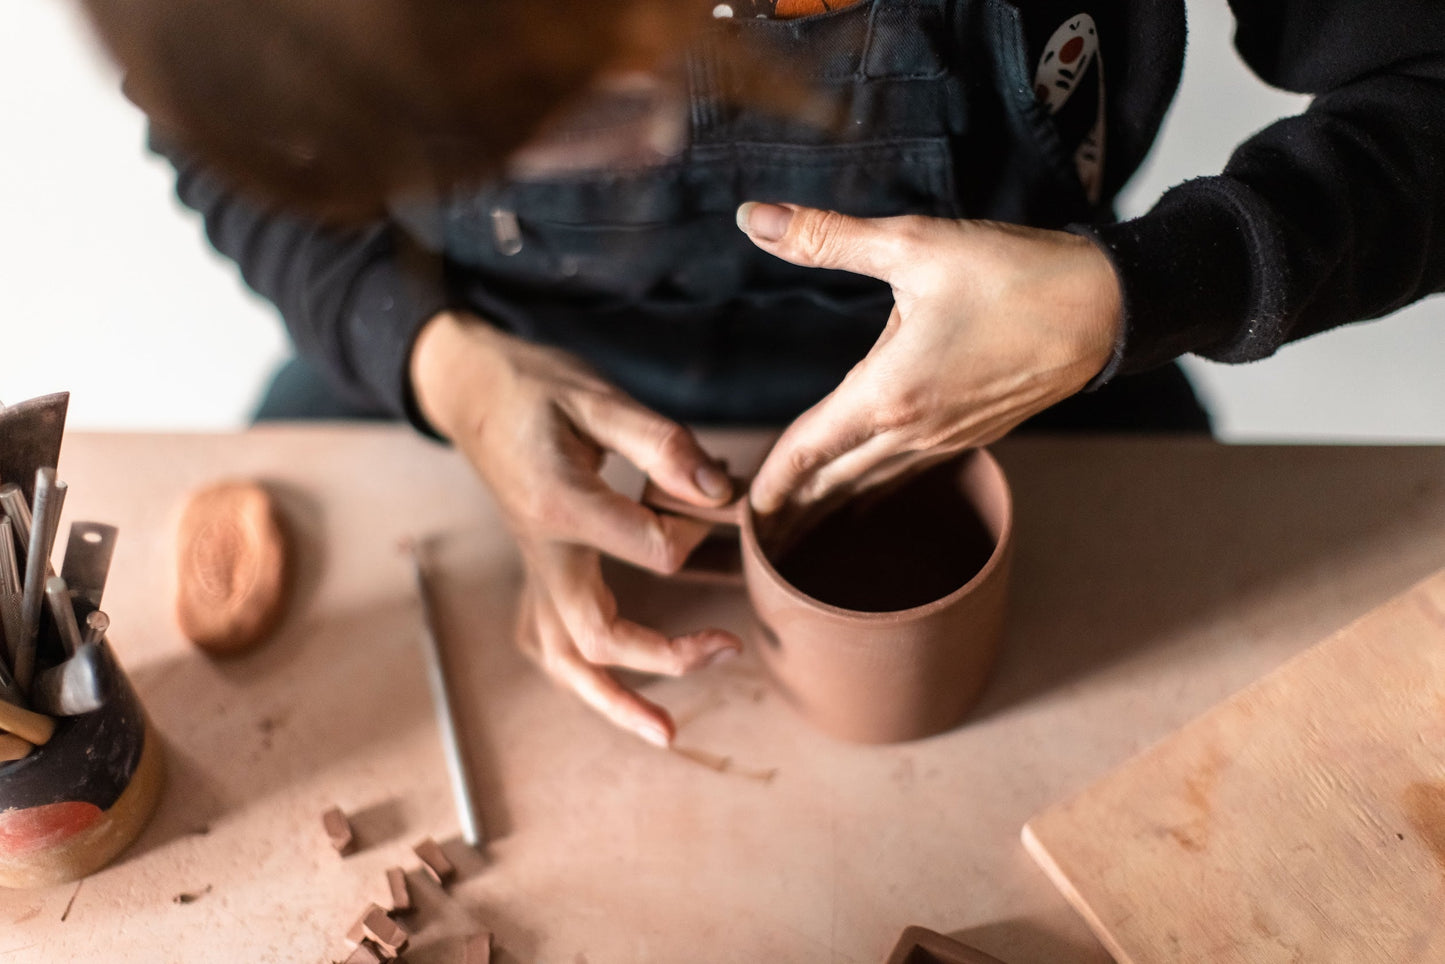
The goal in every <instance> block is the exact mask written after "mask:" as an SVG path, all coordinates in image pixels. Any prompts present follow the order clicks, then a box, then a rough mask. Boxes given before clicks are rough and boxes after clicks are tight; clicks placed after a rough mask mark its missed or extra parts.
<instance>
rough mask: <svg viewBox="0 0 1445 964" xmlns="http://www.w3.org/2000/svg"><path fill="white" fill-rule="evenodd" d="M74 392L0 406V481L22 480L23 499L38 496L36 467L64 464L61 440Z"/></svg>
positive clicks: (20, 482) (26, 499) (20, 481)
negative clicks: (35, 482)
mask: <svg viewBox="0 0 1445 964" xmlns="http://www.w3.org/2000/svg"><path fill="white" fill-rule="evenodd" d="M69 404H70V393H68V392H58V393H56V394H54V395H42V396H40V397H39V398H32V399H28V400H27V401H23V402H17V403H15V404H14V405H10V406H8V407H6V408H4V409H0V481H10V482H15V483H18V485H19V487H20V491H21V499H22V501H24V502H27V503H28V502H30V501H31V500H32V499H33V498H34V497H35V491H34V489H33V484H34V481H35V470H36V469H40V468H44V467H46V466H49V467H51V468H54V467H56V466H58V465H60V442H61V439H62V437H63V436H64V434H65V412H66V409H67V408H68V407H69Z"/></svg>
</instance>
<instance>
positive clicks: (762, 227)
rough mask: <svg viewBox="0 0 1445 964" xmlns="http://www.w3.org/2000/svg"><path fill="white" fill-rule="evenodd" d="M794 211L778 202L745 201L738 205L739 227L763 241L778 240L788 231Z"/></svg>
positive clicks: (745, 232)
mask: <svg viewBox="0 0 1445 964" xmlns="http://www.w3.org/2000/svg"><path fill="white" fill-rule="evenodd" d="M792 221H793V212H792V211H791V210H789V209H788V208H785V207H780V206H779V205H776V204H759V203H758V202H757V201H744V202H743V203H742V204H741V205H739V206H738V227H739V228H741V229H742V231H743V233H744V234H747V235H750V236H752V237H754V238H760V239H762V240H763V241H778V240H781V239H782V237H783V235H785V234H787V233H788V225H789V224H791V223H792Z"/></svg>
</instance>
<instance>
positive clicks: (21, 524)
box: [0, 482, 30, 548]
mask: <svg viewBox="0 0 1445 964" xmlns="http://www.w3.org/2000/svg"><path fill="white" fill-rule="evenodd" d="M0 509H3V510H4V511H5V517H6V518H7V519H9V520H10V524H11V525H13V526H14V527H15V536H16V538H18V539H19V540H20V544H21V545H22V546H26V547H27V548H28V547H29V545H30V506H29V504H27V503H26V501H25V493H24V492H22V491H20V486H18V485H16V484H15V483H14V482H6V483H5V484H4V485H0Z"/></svg>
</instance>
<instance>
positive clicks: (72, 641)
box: [45, 576, 81, 656]
mask: <svg viewBox="0 0 1445 964" xmlns="http://www.w3.org/2000/svg"><path fill="white" fill-rule="evenodd" d="M45 598H46V599H47V600H49V602H50V611H51V612H52V613H53V614H54V615H55V622H56V625H57V627H58V628H59V629H60V644H61V645H62V646H64V647H65V655H66V656H74V655H75V654H76V651H78V650H79V649H80V642H81V640H80V624H79V623H77V622H76V621H75V603H73V602H71V601H70V587H69V586H67V585H66V584H65V580H64V579H63V578H62V577H60V576H51V577H50V578H49V579H47V580H45Z"/></svg>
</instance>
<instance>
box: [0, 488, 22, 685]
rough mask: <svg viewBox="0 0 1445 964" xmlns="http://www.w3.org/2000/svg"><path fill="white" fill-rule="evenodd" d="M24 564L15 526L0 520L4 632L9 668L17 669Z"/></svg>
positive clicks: (3, 518)
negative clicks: (18, 553)
mask: <svg viewBox="0 0 1445 964" xmlns="http://www.w3.org/2000/svg"><path fill="white" fill-rule="evenodd" d="M21 585H22V584H21V581H20V563H19V561H18V560H17V559H16V556H15V526H14V524H12V523H11V521H10V517H9V516H0V630H3V631H4V634H5V668H6V669H7V670H9V669H10V668H11V667H13V666H14V665H15V656H16V654H17V653H18V652H19V651H20V631H21V628H22V627H23V626H24V625H25V623H24V621H23V620H22V619H21V618H20V589H21Z"/></svg>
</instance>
